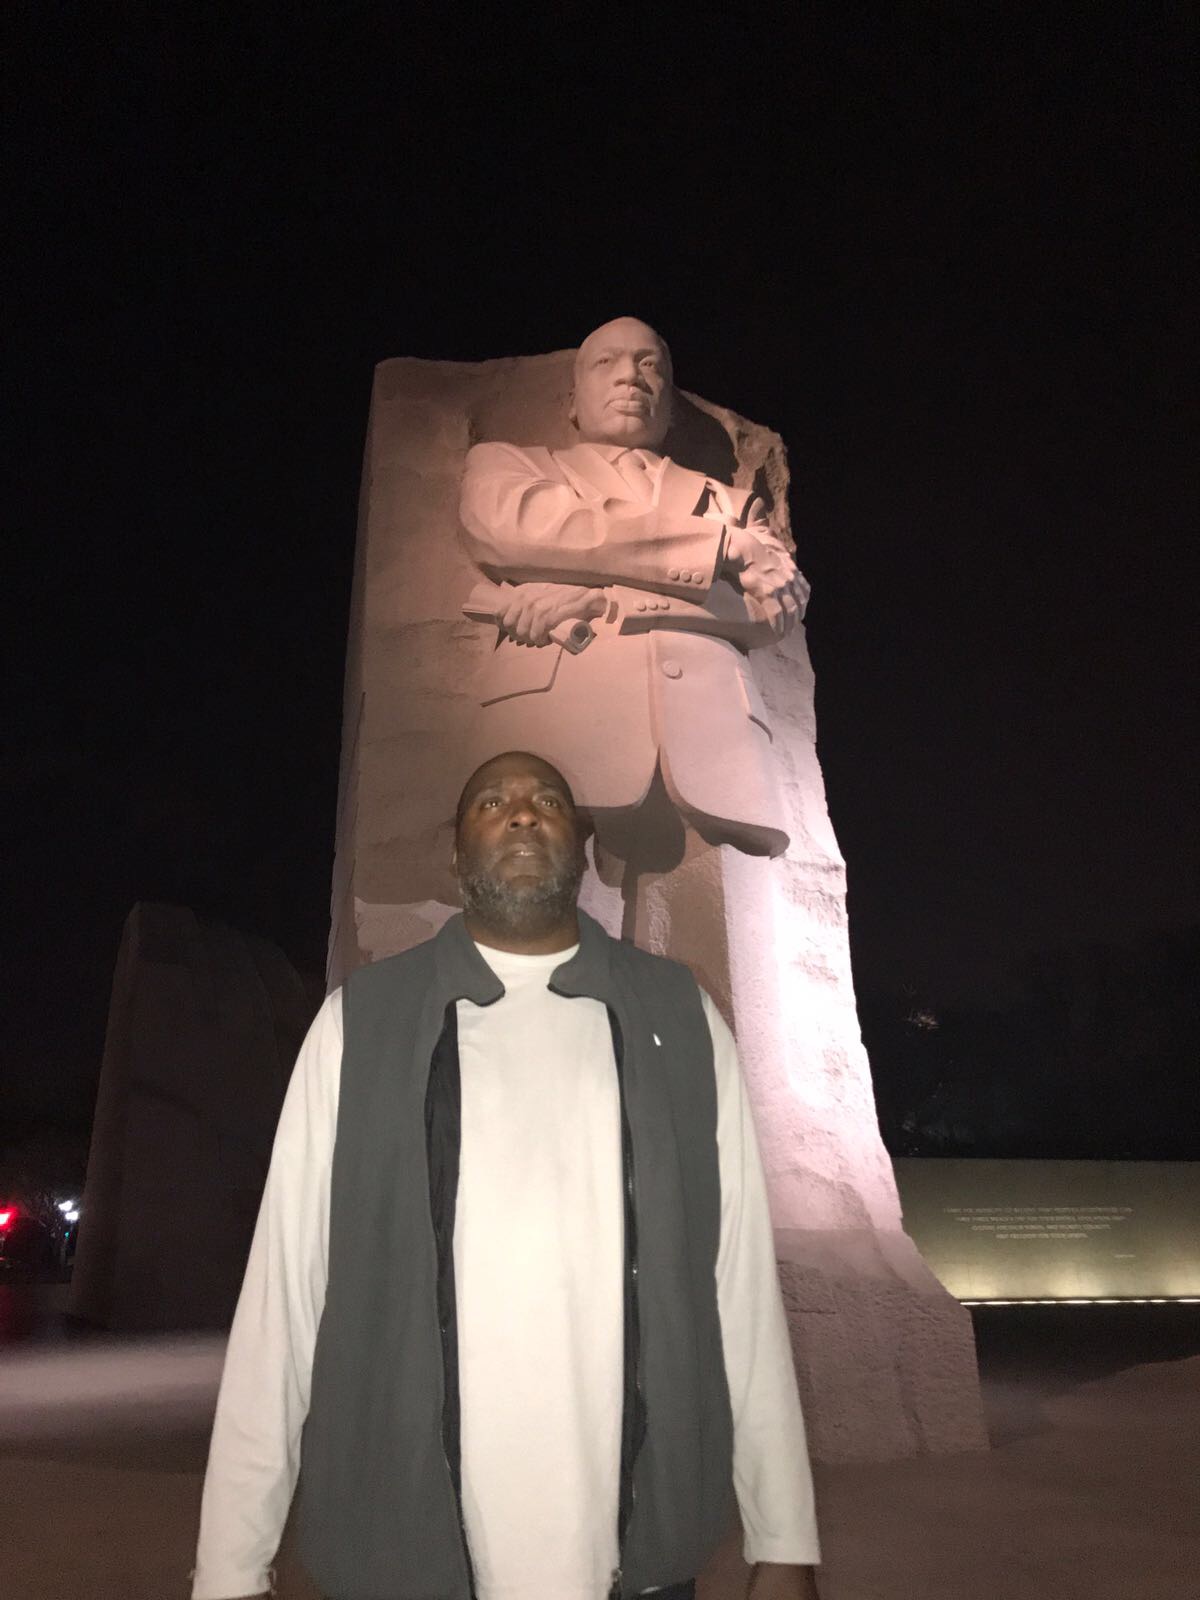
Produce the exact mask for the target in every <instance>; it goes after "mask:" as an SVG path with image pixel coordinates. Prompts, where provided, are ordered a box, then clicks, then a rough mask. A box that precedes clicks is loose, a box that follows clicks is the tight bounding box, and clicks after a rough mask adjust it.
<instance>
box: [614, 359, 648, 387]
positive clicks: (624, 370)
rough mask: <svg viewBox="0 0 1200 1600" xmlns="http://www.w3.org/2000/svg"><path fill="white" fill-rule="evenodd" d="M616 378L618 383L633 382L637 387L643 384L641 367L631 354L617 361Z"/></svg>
mask: <svg viewBox="0 0 1200 1600" xmlns="http://www.w3.org/2000/svg"><path fill="white" fill-rule="evenodd" d="M616 379H617V382H618V383H634V384H637V385H638V387H639V388H642V387H644V386H645V379H644V378H643V377H642V371H641V368H640V367H639V366H638V364H637V362H636V361H635V360H634V359H633V357H632V356H625V357H623V358H622V359H621V360H619V361H618V362H617V370H616Z"/></svg>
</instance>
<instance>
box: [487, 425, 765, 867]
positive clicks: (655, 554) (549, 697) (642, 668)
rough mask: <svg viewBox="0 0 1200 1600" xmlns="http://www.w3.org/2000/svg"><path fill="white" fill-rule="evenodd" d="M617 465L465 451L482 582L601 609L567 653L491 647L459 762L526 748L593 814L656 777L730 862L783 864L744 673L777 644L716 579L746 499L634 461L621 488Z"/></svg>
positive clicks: (753, 700)
mask: <svg viewBox="0 0 1200 1600" xmlns="http://www.w3.org/2000/svg"><path fill="white" fill-rule="evenodd" d="M628 454H629V453H628V452H623V451H621V450H619V449H616V448H615V447H608V446H597V445H590V444H577V445H574V446H572V447H571V448H570V449H568V450H548V449H544V448H541V447H538V446H533V447H530V446H524V447H518V446H516V445H510V444H481V445H476V446H475V447H474V448H473V449H472V450H471V451H470V452H469V454H468V456H467V464H466V471H465V474H464V478H463V487H462V500H461V506H460V516H461V521H462V528H463V538H464V543H465V546H466V550H467V552H468V554H469V555H470V557H471V559H472V560H473V561H474V562H475V564H476V565H477V566H478V567H479V569H480V570H481V571H482V572H483V573H484V574H485V575H486V576H487V577H489V578H490V579H492V580H493V582H496V583H515V584H520V583H530V582H549V583H562V584H587V585H589V586H592V587H597V588H602V589H603V590H604V593H605V597H606V599H607V601H608V610H607V612H606V614H605V616H604V617H603V618H601V619H599V620H598V621H594V622H593V627H594V628H595V631H596V637H595V639H594V640H593V642H592V643H591V644H590V645H588V647H587V648H586V649H585V650H583V651H581V652H580V653H579V654H578V655H572V654H571V653H570V652H568V651H565V650H564V649H563V648H562V647H561V646H559V645H557V644H550V645H547V646H544V647H541V648H537V647H533V646H523V645H518V644H517V643H515V642H514V641H513V640H512V639H509V638H500V639H498V640H497V641H496V645H495V648H494V650H493V651H492V652H491V653H490V654H489V655H488V657H487V659H486V661H485V662H484V664H483V666H482V669H481V673H480V680H479V684H478V700H479V705H480V712H479V717H478V722H477V731H476V737H475V738H474V739H473V741H472V743H473V751H472V754H473V756H478V757H479V759H486V757H487V756H489V755H493V754H497V753H499V752H500V751H502V750H513V749H528V750H532V751H534V752H536V753H538V754H540V755H542V756H544V757H545V758H546V759H547V760H549V761H551V762H553V763H554V765H555V766H557V767H558V768H559V769H560V770H561V771H562V773H563V775H564V776H565V777H566V778H567V780H568V781H569V782H570V784H571V786H572V788H573V789H574V791H575V794H576V798H577V799H578V801H579V802H580V804H581V805H583V806H586V807H587V808H588V809H590V810H592V811H595V812H597V813H603V812H605V811H607V810H615V811H620V810H624V809H627V808H629V807H632V806H636V805H637V804H638V803H639V802H640V801H641V800H642V799H643V798H644V796H645V795H646V792H647V790H648V789H649V787H650V784H651V782H652V780H653V778H654V773H655V769H656V767H657V766H659V765H660V764H661V767H662V772H663V777H664V780H665V782H666V785H667V788H668V791H669V792H670V794H671V797H672V799H673V800H674V801H675V803H676V805H677V806H678V807H679V809H680V810H681V811H682V812H683V813H684V814H685V815H691V816H692V818H693V820H697V821H699V822H700V823H701V824H702V825H706V826H707V830H708V831H709V832H710V833H713V832H715V833H716V834H717V835H718V836H720V837H721V838H723V839H725V840H727V841H728V842H729V843H733V844H737V845H739V846H740V847H741V848H743V849H749V850H752V851H754V852H755V853H764V852H765V853H769V854H771V855H776V854H779V853H780V852H782V851H783V850H784V849H785V848H786V846H787V831H786V826H785V824H784V821H783V815H782V805H781V799H780V796H779V793H778V784H777V779H776V776H775V772H774V768H773V763H772V754H771V748H770V744H771V730H770V724H769V722H768V720H767V713H766V709H765V707H764V705H763V702H762V698H761V696H760V694H759V691H758V688H757V686H756V684H755V682H754V679H753V677H752V675H751V673H750V670H749V665H748V662H747V660H746V651H747V650H748V649H750V648H752V647H754V646H756V645H765V644H770V643H772V642H773V637H774V636H773V635H772V632H771V629H770V627H769V625H768V624H767V623H765V622H764V621H763V620H762V618H761V616H760V615H759V614H758V613H757V608H756V607H755V606H754V603H753V601H751V600H748V599H747V597H746V596H745V595H744V594H743V593H742V592H741V591H740V590H739V589H736V588H734V587H733V585H732V584H731V583H730V582H729V581H728V580H727V579H724V578H721V577H720V576H719V573H720V569H721V565H722V562H723V560H724V547H725V530H726V526H727V525H729V524H731V523H745V522H746V521H748V520H751V519H752V517H754V516H756V515H758V514H759V508H758V504H757V502H755V501H754V498H753V495H752V494H751V492H750V491H749V490H746V489H730V488H729V487H728V486H725V485H716V484H714V483H712V481H711V480H710V479H708V478H706V477H705V476H704V474H703V473H699V472H693V471H691V470H689V469H688V468H685V467H680V466H678V465H677V464H676V463H675V462H673V461H670V460H665V461H664V460H662V459H661V458H658V457H654V456H651V455H649V454H648V453H647V452H644V451H642V452H634V453H633V454H634V457H635V469H634V471H633V472H631V473H630V476H629V477H626V476H625V475H623V474H622V472H621V471H620V470H619V468H618V465H617V461H618V460H624V459H625V457H626V456H627V455H628ZM638 461H640V462H641V463H644V464H645V465H644V467H643V468H642V470H644V471H645V474H646V477H645V487H644V490H641V492H639V488H640V485H638V487H635V486H634V485H637V484H638V479H637V463H638ZM626 465H627V467H628V463H626ZM630 478H633V480H634V483H633V484H631V482H630Z"/></svg>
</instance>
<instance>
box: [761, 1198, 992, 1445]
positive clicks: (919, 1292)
mask: <svg viewBox="0 0 1200 1600" xmlns="http://www.w3.org/2000/svg"><path fill="white" fill-rule="evenodd" d="M775 1250H776V1255H777V1258H778V1261H779V1279H780V1284H781V1286H782V1288H783V1301H784V1306H785V1308H786V1310H787V1316H788V1325H789V1327H790V1329H791V1335H792V1351H793V1353H794V1355H795V1358H796V1375H797V1377H798V1379H799V1383H800V1397H801V1400H802V1402H803V1406H804V1417H805V1422H806V1424H807V1427H808V1442H809V1449H810V1451H811V1452H812V1455H813V1458H814V1459H815V1460H817V1461H826V1462H841V1461H893V1460H896V1459H897V1458H899V1457H902V1456H915V1455H925V1454H932V1455H943V1454H951V1453H953V1452H955V1451H960V1450H986V1449H987V1448H988V1439H987V1430H986V1427H985V1425H984V1420H983V1409H982V1406H981V1405H980V1403H979V1398H978V1378H977V1376H976V1367H975V1339H974V1334H973V1331H972V1327H971V1317H970V1313H969V1312H968V1311H967V1310H966V1309H965V1308H964V1307H963V1306H960V1305H959V1304H958V1302H957V1301H956V1300H954V1299H953V1298H952V1297H951V1296H950V1295H949V1294H947V1292H946V1290H945V1289H944V1288H943V1287H942V1285H941V1284H940V1283H939V1282H938V1280H937V1279H936V1278H935V1277H934V1276H933V1273H932V1272H930V1270H929V1268H928V1267H927V1266H926V1265H925V1263H924V1261H923V1260H922V1259H921V1256H920V1255H919V1254H918V1252H917V1249H916V1246H915V1245H914V1244H913V1242H912V1240H911V1239H910V1238H909V1237H908V1236H907V1234H904V1233H901V1232H900V1231H899V1230H896V1231H894V1232H879V1231H876V1230H874V1229H869V1228H863V1229H836V1230H828V1231H825V1230H817V1229H797V1228H785V1229H780V1230H778V1231H777V1232H776V1234H775Z"/></svg>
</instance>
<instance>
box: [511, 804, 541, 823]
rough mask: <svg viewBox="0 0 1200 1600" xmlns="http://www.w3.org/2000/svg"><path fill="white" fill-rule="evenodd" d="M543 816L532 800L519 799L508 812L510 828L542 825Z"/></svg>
mask: <svg viewBox="0 0 1200 1600" xmlns="http://www.w3.org/2000/svg"><path fill="white" fill-rule="evenodd" d="M540 823H541V818H540V817H539V816H538V814H537V808H536V806H535V805H534V804H533V802H532V801H531V800H517V801H515V802H514V803H513V805H512V808H511V809H510V811H509V813H508V826H509V827H510V828H536V827H538V826H539V825H540Z"/></svg>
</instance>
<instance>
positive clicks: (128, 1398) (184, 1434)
mask: <svg viewBox="0 0 1200 1600" xmlns="http://www.w3.org/2000/svg"><path fill="white" fill-rule="evenodd" d="M61 1301H62V1296H61V1291H53V1290H47V1289H41V1290H34V1289H24V1290H13V1289H3V1288H0V1343H2V1344H3V1345H4V1352H3V1360H2V1362H0V1595H2V1596H3V1597H4V1600H170V1597H176V1596H177V1597H179V1600H185V1597H186V1595H187V1592H188V1585H187V1570H188V1568H189V1567H190V1565H191V1549H192V1544H193V1541H194V1537H195V1518H196V1508H197V1502H198V1496H199V1487H200V1477H201V1473H202V1470H203V1462H204V1453H205V1436H206V1430H207V1426H208V1419H209V1416H210V1414H211V1408H212V1401H213V1394H214V1389H215V1384H216V1379H217V1375H218V1372H219V1367H220V1356H221V1347H220V1343H219V1342H218V1341H214V1340H212V1339H203V1338H201V1339H169V1340H164V1339H159V1340H151V1341H129V1340H117V1339H106V1338H99V1339H97V1338H80V1337H78V1336H77V1335H75V1334H72V1332H71V1330H70V1328H69V1325H67V1324H66V1322H65V1320H64V1319H63V1318H62V1316H61V1314H60V1313H61ZM976 1324H977V1337H978V1343H979V1349H980V1360H981V1369H982V1371H983V1373H984V1375H985V1393H986V1396H987V1401H988V1409H989V1420H990V1424H991V1429H992V1436H993V1439H994V1440H995V1448H993V1450H992V1451H991V1452H990V1453H988V1454H986V1455H978V1456H956V1457H941V1458H925V1459H922V1460H917V1461H908V1462H898V1463H892V1464H888V1465H883V1466H865V1467H833V1468H822V1469H819V1472H818V1493H819V1503H820V1514H821V1524H822V1530H823V1537H824V1541H825V1554H826V1564H825V1567H824V1569H823V1573H822V1579H821V1584H822V1587H821V1593H822V1597H823V1600H1142V1597H1146V1600H1184V1597H1185V1596H1190V1595H1191V1594H1192V1593H1194V1592H1195V1590H1194V1587H1193V1586H1194V1584H1195V1573H1196V1572H1197V1571H1200V1510H1198V1496H1197V1490H1196V1485H1197V1484H1200V1308H1197V1307H1182V1306H1175V1307H1170V1306H1168V1307H1144V1308H1143V1307H1138V1308H1134V1307H1061V1308H1059V1307H1028V1308H1022V1307H1012V1308H980V1310H979V1311H978V1312H977V1314H976ZM280 1565H281V1585H280V1590H281V1600H311V1597H312V1590H311V1588H310V1587H309V1585H308V1584H307V1582H306V1581H305V1579H304V1577H303V1574H301V1573H300V1572H299V1571H298V1569H297V1568H296V1566H295V1563H294V1560H293V1559H292V1558H291V1557H290V1556H289V1555H288V1553H287V1549H286V1546H285V1552H284V1555H283V1558H282V1560H281V1563H280ZM745 1576H746V1575H745V1570H744V1569H743V1568H742V1567H741V1564H740V1561H739V1560H738V1556H737V1542H736V1539H733V1540H731V1541H730V1542H729V1544H728V1545H727V1547H726V1548H725V1549H724V1550H723V1551H722V1553H721V1557H720V1559H719V1560H718V1561H717V1562H716V1563H715V1564H714V1568H713V1571H712V1572H711V1573H710V1574H708V1575H706V1578H705V1581H704V1583H703V1585H702V1595H703V1597H704V1600H734V1597H735V1596H741V1595H743V1594H744V1585H745ZM547 1600H553V1597H547Z"/></svg>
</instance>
